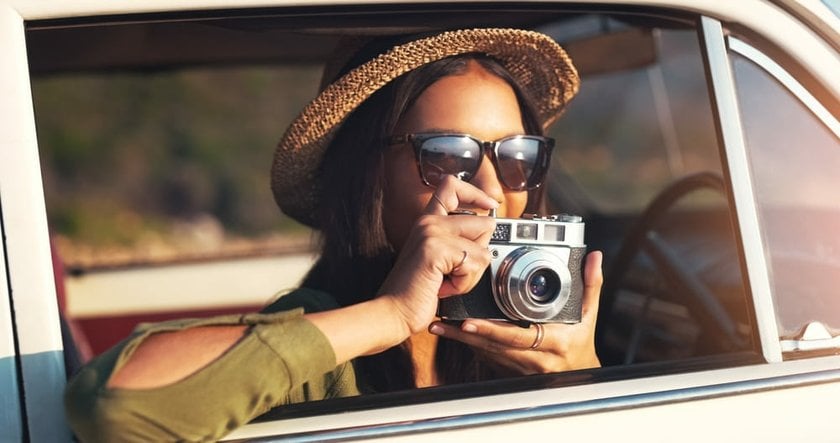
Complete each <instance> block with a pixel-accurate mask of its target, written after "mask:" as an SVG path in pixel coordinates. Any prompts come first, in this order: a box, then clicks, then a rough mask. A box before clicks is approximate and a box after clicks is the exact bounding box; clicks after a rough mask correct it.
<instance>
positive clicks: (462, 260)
mask: <svg viewBox="0 0 840 443" xmlns="http://www.w3.org/2000/svg"><path fill="white" fill-rule="evenodd" d="M461 252H463V253H464V256H463V257H461V261H460V262H458V264H457V265H455V267H454V268H452V272H455V271H457V270H458V268H460V267H461V266H464V262H465V261H467V256H469V255H470V254H468V253H467V251H466V250H463V251H461Z"/></svg>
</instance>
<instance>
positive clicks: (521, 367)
mask: <svg viewBox="0 0 840 443" xmlns="http://www.w3.org/2000/svg"><path fill="white" fill-rule="evenodd" d="M601 262H602V255H601V252H600V251H594V252H592V253H590V254H588V255H587V256H586V264H585V267H584V277H583V280H584V289H583V300H582V303H583V309H582V314H581V321H580V323H575V324H564V323H545V324H543V325H542V327H543V328H544V336H543V337H542V340H541V342H538V341H539V340H538V332H537V327H536V326H535V325H532V326H531V327H530V328H527V329H526V328H522V327H519V326H517V325H515V324H513V323H509V322H502V321H490V320H482V319H468V320H465V321H464V322H463V323H462V324H461V325H460V328H459V327H458V326H455V325H450V324H445V323H442V322H434V323H432V324H431V325H430V326H429V331H430V332H431V333H433V334H436V335H440V336H442V337H445V338H449V339H453V340H458V341H461V342H464V343H466V344H468V345H470V346H472V347H473V348H474V349H475V350H476V352H478V353H479V354H480V355H481V356H483V357H484V358H486V359H488V360H490V361H492V362H495V363H496V364H498V365H501V366H503V367H505V368H508V369H511V370H513V371H515V372H519V373H521V374H536V373H548V372H559V371H568V370H572V369H585V368H594V367H599V366H600V365H601V363H600V361H599V360H598V356H597V355H596V353H595V321H596V319H597V317H598V302H599V299H600V295H601V285H602V284H603V280H604V279H603V274H602V272H601ZM534 344H538V346H536V347H535V348H532V346H533V345H534Z"/></svg>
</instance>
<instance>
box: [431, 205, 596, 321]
mask: <svg viewBox="0 0 840 443" xmlns="http://www.w3.org/2000/svg"><path fill="white" fill-rule="evenodd" d="M491 215H492V214H491ZM583 227H584V223H583V220H582V218H581V217H580V216H577V215H568V214H561V215H552V216H549V217H539V216H535V215H526V216H523V218H519V219H511V218H499V219H496V230H495V231H494V232H493V236H492V238H491V240H490V253H491V255H492V260H491V261H490V266H489V268H488V270H487V271H486V272H485V273H484V276H483V277H482V278H481V281H480V282H479V283H478V284H477V285H476V287H475V288H473V290H472V291H470V292H468V293H467V294H463V295H459V296H453V297H447V298H445V299H442V300H441V301H440V304H439V306H438V314H439V315H440V317H441V318H442V319H444V320H463V319H467V318H486V319H498V320H510V321H515V322H522V323H578V322H580V316H581V299H582V296H583V277H582V274H581V263H582V262H583V257H584V255H585V253H586V245H585V244H584V243H583Z"/></svg>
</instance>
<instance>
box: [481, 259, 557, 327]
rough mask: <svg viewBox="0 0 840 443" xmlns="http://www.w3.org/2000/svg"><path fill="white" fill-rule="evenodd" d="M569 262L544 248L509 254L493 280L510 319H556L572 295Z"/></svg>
mask: <svg viewBox="0 0 840 443" xmlns="http://www.w3.org/2000/svg"><path fill="white" fill-rule="evenodd" d="M571 286H572V276H571V274H570V273H569V267H568V264H567V263H566V261H565V260H563V259H562V258H560V257H559V256H557V255H556V254H553V253H551V252H550V251H548V250H546V249H542V248H534V247H529V246H523V247H520V248H517V249H515V250H514V251H512V252H511V253H510V254H508V255H507V256H506V257H505V258H504V260H503V261H502V263H501V264H500V265H499V268H498V271H497V272H496V275H495V279H494V281H493V297H494V299H495V301H496V305H497V306H498V307H499V309H500V310H501V311H502V312H503V313H504V314H505V315H507V316H508V317H510V318H514V319H520V320H526V321H532V322H544V321H546V320H550V319H553V318H554V317H556V316H557V315H558V314H559V313H560V311H561V310H562V309H563V307H564V306H565V305H566V302H567V301H568V300H569V295H570V293H571Z"/></svg>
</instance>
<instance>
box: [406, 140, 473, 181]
mask: <svg viewBox="0 0 840 443" xmlns="http://www.w3.org/2000/svg"><path fill="white" fill-rule="evenodd" d="M480 162H481V146H479V144H478V143H476V141H475V140H473V139H471V138H469V137H459V136H440V137H432V138H429V139H426V140H424V141H423V144H422V145H421V146H420V173H421V174H423V178H424V179H425V180H426V182H427V183H429V184H430V185H432V186H437V185H439V184H440V182H441V181H443V178H444V177H445V176H447V175H454V176H456V177H458V178H460V179H461V180H464V181H469V180H470V179H472V178H473V176H474V175H475V172H476V170H478V165H479V164H480Z"/></svg>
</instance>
